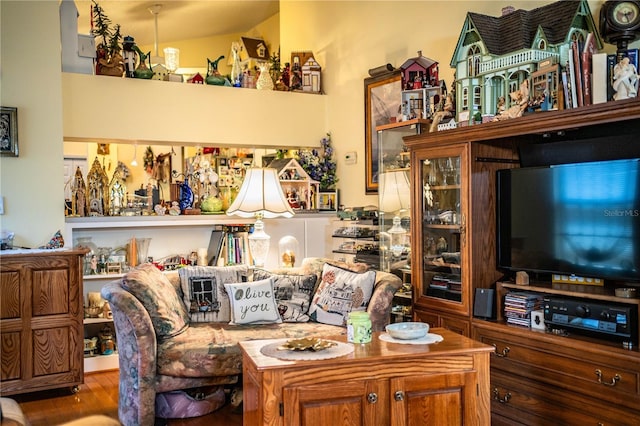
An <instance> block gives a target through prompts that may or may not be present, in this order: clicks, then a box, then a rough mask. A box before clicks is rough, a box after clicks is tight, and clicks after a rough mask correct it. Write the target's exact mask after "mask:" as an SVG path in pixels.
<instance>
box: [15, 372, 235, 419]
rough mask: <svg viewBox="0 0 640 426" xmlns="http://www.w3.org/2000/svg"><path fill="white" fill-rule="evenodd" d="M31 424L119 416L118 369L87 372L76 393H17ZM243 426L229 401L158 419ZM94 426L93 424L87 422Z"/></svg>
mask: <svg viewBox="0 0 640 426" xmlns="http://www.w3.org/2000/svg"><path fill="white" fill-rule="evenodd" d="M11 398H13V399H15V400H16V401H18V403H19V404H20V408H22V411H23V412H24V414H25V416H26V417H27V419H28V420H29V422H30V423H31V426H52V425H59V424H62V423H65V422H69V421H71V420H77V419H80V418H82V417H86V416H90V415H94V414H102V415H105V416H108V417H112V418H114V419H118V371H117V370H115V371H106V372H100V373H91V374H85V377H84V384H83V385H81V386H80V391H79V392H78V393H76V394H73V393H71V392H70V390H69V389H58V390H55V391H44V392H35V393H31V394H25V395H14V396H11ZM163 425H168V426H201V425H207V426H241V425H242V414H241V413H235V412H233V410H232V407H231V406H230V405H229V404H227V405H225V406H224V407H222V408H221V409H219V410H217V411H214V412H213V413H211V414H209V415H206V416H202V417H194V418H191V419H175V420H164V419H156V426H163ZM87 426H90V425H87Z"/></svg>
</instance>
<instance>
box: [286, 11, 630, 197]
mask: <svg viewBox="0 0 640 426" xmlns="http://www.w3.org/2000/svg"><path fill="white" fill-rule="evenodd" d="M549 3H553V2H552V1H521V0H515V1H514V0H493V1H461V0H456V1H434V0H430V1H296V0H294V1H290V0H281V2H280V21H281V22H282V23H283V25H282V28H281V30H280V40H281V42H282V46H283V51H282V56H283V58H285V57H286V56H287V55H290V51H291V50H296V49H305V50H312V51H313V52H314V53H315V55H316V59H317V60H318V61H319V62H320V65H321V66H322V78H323V80H322V86H323V90H324V92H325V93H326V94H327V96H328V105H327V121H328V123H329V129H330V131H331V133H332V140H333V144H334V147H335V149H336V153H337V157H338V159H339V163H338V175H339V177H340V183H339V184H338V186H339V189H340V197H341V200H342V201H344V203H345V205H347V206H364V205H368V204H373V205H377V204H378V200H377V196H374V195H365V172H364V160H365V152H364V137H365V136H364V135H365V133H364V79H365V78H367V77H368V76H369V75H368V74H367V71H368V70H369V69H371V68H374V67H377V66H380V65H384V64H387V63H390V64H391V65H393V66H394V67H400V65H402V63H403V62H404V61H405V60H407V59H409V58H412V57H415V56H417V52H418V51H419V50H421V51H422V54H423V55H424V56H427V57H429V58H431V59H434V60H436V61H438V62H439V70H440V76H441V78H442V79H444V80H445V82H446V84H447V87H448V88H451V84H452V82H453V69H452V68H450V67H449V63H450V61H451V57H452V55H453V52H454V49H455V47H456V43H457V41H458V37H459V36H460V31H461V29H462V25H463V24H464V20H465V18H466V14H467V12H468V11H471V12H476V13H483V14H487V15H491V16H500V14H501V10H502V8H503V7H505V6H508V5H513V6H515V7H516V8H519V9H525V10H531V9H534V8H536V7H540V6H542V5H545V4H549ZM602 3H604V2H603V1H590V2H589V6H590V8H591V13H592V15H593V17H594V19H595V20H596V21H598V17H599V13H600V5H601V4H602ZM639 45H640V43H638V42H636V43H634V44H633V47H637V46H639ZM285 47H286V48H287V49H288V50H286V51H285V50H284V48H285ZM607 48H608V50H609V51H614V50H615V49H614V47H613V46H610V45H609V46H607ZM319 137H321V135H320V136H319ZM349 151H356V152H357V157H358V162H357V164H353V165H347V164H345V161H344V155H345V153H347V152H349Z"/></svg>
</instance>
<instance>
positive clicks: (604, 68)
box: [562, 33, 639, 109]
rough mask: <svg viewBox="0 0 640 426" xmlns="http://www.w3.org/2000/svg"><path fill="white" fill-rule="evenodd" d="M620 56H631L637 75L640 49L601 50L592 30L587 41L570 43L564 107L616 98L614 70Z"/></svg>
mask: <svg viewBox="0 0 640 426" xmlns="http://www.w3.org/2000/svg"><path fill="white" fill-rule="evenodd" d="M619 57H620V58H622V57H627V58H629V62H630V65H631V66H632V67H633V69H634V74H636V73H637V70H638V65H639V64H638V49H627V50H621V51H619V52H618V53H617V54H615V53H614V54H607V53H599V52H598V48H597V44H596V41H595V39H594V36H593V34H592V33H589V34H588V35H587V38H586V39H585V41H584V42H582V41H573V42H571V48H570V50H569V55H568V60H567V63H566V64H564V69H563V71H562V88H563V91H562V95H563V98H564V108H565V109H570V108H578V107H581V106H587V105H592V104H599V103H603V102H609V101H613V100H615V98H614V95H615V91H614V89H613V83H614V75H615V71H614V70H615V67H616V65H617V64H618V60H619ZM635 84H636V86H637V83H635ZM636 89H637V87H636Z"/></svg>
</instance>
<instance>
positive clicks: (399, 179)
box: [380, 170, 411, 258]
mask: <svg viewBox="0 0 640 426" xmlns="http://www.w3.org/2000/svg"><path fill="white" fill-rule="evenodd" d="M410 195H411V190H410V187H409V177H408V176H407V172H406V170H391V171H388V172H385V173H382V174H381V175H380V210H381V211H383V212H395V216H394V217H393V222H392V224H393V226H392V227H391V228H389V230H388V231H387V232H388V233H389V235H390V239H391V244H390V245H391V253H392V255H393V256H394V257H396V258H398V257H400V256H401V255H402V252H403V251H404V248H405V245H406V244H405V241H404V240H405V236H406V234H407V230H406V229H404V228H403V227H402V220H401V218H400V215H401V213H402V212H403V211H408V210H409V207H410V202H411V197H410Z"/></svg>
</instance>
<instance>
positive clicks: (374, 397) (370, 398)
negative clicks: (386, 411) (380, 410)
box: [367, 392, 378, 404]
mask: <svg viewBox="0 0 640 426" xmlns="http://www.w3.org/2000/svg"><path fill="white" fill-rule="evenodd" d="M367 401H369V403H370V404H375V403H376V402H378V394H376V393H375V392H371V393H370V394H369V395H367Z"/></svg>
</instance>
